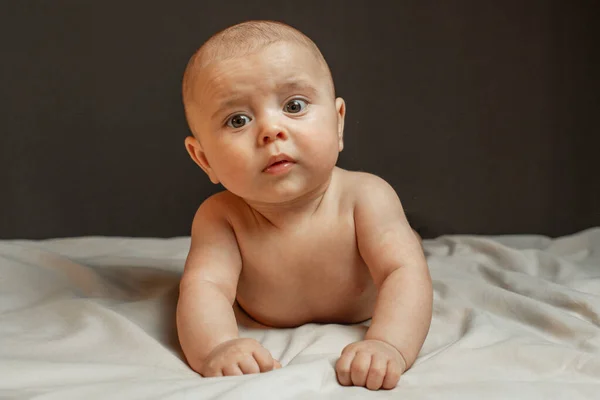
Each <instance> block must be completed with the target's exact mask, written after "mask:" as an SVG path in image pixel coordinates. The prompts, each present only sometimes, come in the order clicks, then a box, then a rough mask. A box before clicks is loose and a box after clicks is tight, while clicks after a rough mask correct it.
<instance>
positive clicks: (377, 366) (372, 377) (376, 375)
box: [367, 356, 388, 390]
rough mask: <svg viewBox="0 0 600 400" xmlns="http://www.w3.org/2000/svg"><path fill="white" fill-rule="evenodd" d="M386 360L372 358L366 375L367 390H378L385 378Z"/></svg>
mask: <svg viewBox="0 0 600 400" xmlns="http://www.w3.org/2000/svg"><path fill="white" fill-rule="evenodd" d="M387 364H388V360H387V359H386V358H384V357H377V356H373V358H372V359H371V366H370V367H369V373H368V375H367V389H369V390H379V389H380V388H381V386H382V385H383V379H384V378H385V376H386V371H387Z"/></svg>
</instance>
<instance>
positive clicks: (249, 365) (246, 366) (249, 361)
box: [238, 356, 260, 375]
mask: <svg viewBox="0 0 600 400" xmlns="http://www.w3.org/2000/svg"><path fill="white" fill-rule="evenodd" d="M238 365H239V367H240V370H241V371H242V372H243V373H244V375H246V374H258V373H260V368H259V366H258V363H257V362H256V360H255V359H254V357H252V356H249V357H248V356H247V357H245V358H244V359H243V360H241V361H240V362H238Z"/></svg>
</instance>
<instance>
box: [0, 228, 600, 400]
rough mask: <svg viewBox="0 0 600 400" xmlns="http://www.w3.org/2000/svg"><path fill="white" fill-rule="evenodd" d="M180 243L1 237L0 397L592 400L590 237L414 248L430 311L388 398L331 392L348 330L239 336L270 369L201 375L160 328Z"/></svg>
mask: <svg viewBox="0 0 600 400" xmlns="http://www.w3.org/2000/svg"><path fill="white" fill-rule="evenodd" d="M188 244H189V239H188V238H175V239H168V240H164V239H132V238H101V237H87V238H73V239H54V240H46V241H0V397H2V398H31V397H34V396H35V395H37V396H39V398H43V399H61V400H65V399H78V400H79V399H85V400H90V399H106V398H110V399H210V398H221V399H235V400H237V399H246V398H251V399H317V398H328V399H344V400H345V399H353V398H354V399H363V398H364V399H379V398H390V397H393V398H398V399H404V400H409V399H432V398H435V399H460V400H468V399H482V398H486V399H508V398H512V399H528V400H529V399H598V398H599V397H598V396H599V395H598V393H599V390H600V316H599V315H600V228H596V229H590V230H587V231H584V232H581V233H579V234H576V235H572V236H569V237H564V238H560V239H557V240H550V239H548V238H545V237H540V236H505V237H495V238H489V237H488V238H486V237H476V236H448V237H441V238H438V239H436V240H427V241H425V248H426V250H427V253H428V261H429V266H430V269H431V273H432V277H433V281H434V289H435V305H434V317H433V323H432V326H431V329H430V332H429V336H428V338H427V340H426V342H425V346H424V348H423V350H422V352H421V355H420V357H419V359H418V361H417V362H416V364H415V365H414V366H413V368H412V369H411V370H409V371H408V372H407V373H406V374H405V375H404V376H403V377H402V379H401V380H400V383H399V384H398V387H397V388H396V389H394V390H393V391H389V392H388V391H380V392H369V391H368V390H367V389H364V388H344V387H340V386H339V385H338V384H337V382H336V379H335V373H334V367H333V366H334V363H335V361H336V359H337V357H338V355H339V354H340V352H341V350H342V348H343V347H344V346H345V345H347V344H348V343H351V342H353V341H355V340H358V339H360V338H361V337H362V335H363V333H364V331H365V330H366V327H365V326H363V325H356V326H342V325H317V324H309V325H305V326H302V327H300V328H297V329H284V330H267V331H260V330H242V335H243V336H247V337H253V338H256V339H258V340H259V341H260V342H262V343H263V344H264V346H266V347H267V348H268V349H269V350H270V351H271V352H272V354H273V355H274V356H275V357H276V358H278V359H279V360H281V362H282V364H283V365H284V368H283V369H281V370H278V371H274V372H270V373H266V374H260V375H250V376H243V377H229V378H211V379H204V378H201V377H199V376H198V375H196V374H195V373H194V372H193V371H191V370H190V369H189V368H188V367H187V365H186V364H185V363H184V362H183V361H182V355H181V350H180V348H179V346H178V343H177V336H176V331H175V327H174V311H175V305H176V296H177V284H178V278H179V276H180V273H181V270H182V266H183V263H184V260H185V256H186V252H187V250H188Z"/></svg>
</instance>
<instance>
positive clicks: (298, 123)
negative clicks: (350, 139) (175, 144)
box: [186, 42, 345, 203]
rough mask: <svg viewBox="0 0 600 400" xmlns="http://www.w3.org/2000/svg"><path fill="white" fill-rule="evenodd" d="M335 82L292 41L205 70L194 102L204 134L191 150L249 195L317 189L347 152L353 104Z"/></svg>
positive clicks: (191, 110) (272, 197)
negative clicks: (348, 108)
mask: <svg viewBox="0 0 600 400" xmlns="http://www.w3.org/2000/svg"><path fill="white" fill-rule="evenodd" d="M329 79H330V78H329V76H328V74H327V73H326V71H325V69H324V67H323V66H322V64H321V63H320V62H319V61H318V59H317V58H316V56H315V55H314V54H312V53H311V51H310V50H308V49H306V48H304V47H302V46H300V45H296V44H290V43H285V42H278V43H274V44H271V45H269V46H267V47H265V48H263V49H261V50H260V51H258V52H255V53H252V54H249V55H247V56H243V57H239V58H234V59H228V60H224V61H219V62H216V63H213V64H211V65H209V66H207V67H205V69H204V70H203V71H201V72H200V76H199V77H198V78H197V79H196V81H195V84H194V87H193V93H194V94H193V99H194V100H193V102H191V103H190V104H189V105H188V118H189V120H190V126H191V127H192V130H193V132H194V134H195V136H196V138H197V139H199V141H196V140H195V139H188V141H186V145H187V148H188V151H189V152H190V155H192V158H193V159H194V160H195V161H196V162H197V163H198V164H199V165H200V166H201V167H202V168H203V169H204V171H205V172H206V173H207V174H208V175H209V177H210V178H211V180H212V181H213V182H215V183H217V182H221V183H222V184H223V186H224V187H225V188H227V189H228V190H229V191H231V192H233V193H234V194H236V195H238V196H240V197H242V198H245V199H246V200H252V201H257V202H268V203H274V202H284V201H290V200H293V199H295V198H298V197H299V196H302V195H303V194H305V193H308V192H310V191H312V190H314V189H316V188H317V187H319V186H320V185H322V184H324V183H325V182H327V181H328V179H329V176H330V174H331V172H332V170H333V168H334V166H335V164H336V161H337V158H338V153H339V152H340V151H341V150H342V133H343V126H344V113H345V105H344V102H343V100H342V99H341V98H338V99H335V97H334V93H333V89H332V87H331V85H330V84H329V82H330V81H329ZM203 157H204V159H203ZM203 164H205V165H203Z"/></svg>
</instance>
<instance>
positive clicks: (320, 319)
mask: <svg viewBox="0 0 600 400" xmlns="http://www.w3.org/2000/svg"><path fill="white" fill-rule="evenodd" d="M267 286H271V287H267ZM376 297H377V289H376V288H375V285H374V284H373V282H372V280H371V279H370V278H369V279H365V280H364V281H363V282H359V284H356V282H353V283H352V284H350V285H348V284H337V285H332V284H320V283H319V282H311V283H308V282H304V283H300V282H296V284H293V283H291V284H290V283H287V284H286V283H283V284H280V285H277V287H273V286H272V285H264V284H262V285H256V284H245V283H244V282H243V281H240V284H239V285H238V292H237V303H238V304H239V306H240V307H241V309H242V310H243V311H244V312H245V313H246V314H247V315H248V316H249V317H250V318H252V319H253V320H254V321H256V322H258V323H260V324H262V325H266V326H270V327H276V328H290V327H296V326H299V325H303V324H306V323H310V322H316V323H339V324H352V323H358V322H361V321H365V320H367V319H369V318H371V316H372V315H373V309H374V308H375V301H376Z"/></svg>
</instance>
